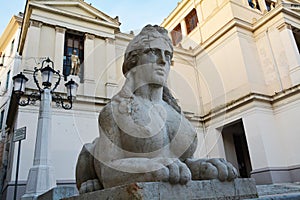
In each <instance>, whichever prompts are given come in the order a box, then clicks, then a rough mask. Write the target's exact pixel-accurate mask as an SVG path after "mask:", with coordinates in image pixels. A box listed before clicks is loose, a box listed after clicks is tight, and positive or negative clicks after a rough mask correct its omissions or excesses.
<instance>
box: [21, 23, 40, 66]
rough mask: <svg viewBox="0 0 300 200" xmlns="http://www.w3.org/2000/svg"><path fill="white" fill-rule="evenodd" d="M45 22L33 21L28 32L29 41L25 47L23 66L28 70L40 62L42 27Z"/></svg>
mask: <svg viewBox="0 0 300 200" xmlns="http://www.w3.org/2000/svg"><path fill="white" fill-rule="evenodd" d="M42 25H43V23H41V22H38V21H31V22H30V27H29V29H28V33H27V40H28V41H27V43H26V46H25V47H24V53H23V66H24V69H25V70H26V69H27V70H33V68H34V67H36V65H37V62H39V47H40V35H41V27H42Z"/></svg>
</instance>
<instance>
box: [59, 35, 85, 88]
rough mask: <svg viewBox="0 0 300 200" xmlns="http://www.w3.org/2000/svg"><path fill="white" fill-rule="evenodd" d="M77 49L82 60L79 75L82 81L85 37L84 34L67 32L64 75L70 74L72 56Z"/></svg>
mask: <svg viewBox="0 0 300 200" xmlns="http://www.w3.org/2000/svg"><path fill="white" fill-rule="evenodd" d="M74 50H76V54H77V56H78V57H79V61H80V72H79V77H80V80H81V82H82V80H83V65H82V63H83V60H84V57H83V55H84V54H83V53H84V52H83V50H84V37H83V34H75V33H66V35H65V50H64V62H63V63H64V66H63V75H64V76H65V77H67V76H69V75H70V73H71V64H72V63H71V56H72V53H73V52H74Z"/></svg>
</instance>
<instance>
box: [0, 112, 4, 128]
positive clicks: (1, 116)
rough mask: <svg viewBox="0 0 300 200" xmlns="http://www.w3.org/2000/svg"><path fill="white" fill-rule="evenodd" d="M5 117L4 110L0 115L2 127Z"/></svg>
mask: <svg viewBox="0 0 300 200" xmlns="http://www.w3.org/2000/svg"><path fill="white" fill-rule="evenodd" d="M3 119H4V110H2V111H1V115H0V129H2V127H3Z"/></svg>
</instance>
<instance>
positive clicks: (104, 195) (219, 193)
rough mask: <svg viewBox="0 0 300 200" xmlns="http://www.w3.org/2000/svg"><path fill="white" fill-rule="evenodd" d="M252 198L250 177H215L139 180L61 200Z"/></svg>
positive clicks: (254, 190)
mask: <svg viewBox="0 0 300 200" xmlns="http://www.w3.org/2000/svg"><path fill="white" fill-rule="evenodd" d="M256 197H258V196H257V191H256V187H255V182H254V180H253V179H235V180H234V181H232V182H220V181H218V180H210V181H190V182H188V183H187V184H186V185H178V184H177V185H172V184H169V183H163V182H148V183H147V182H144V183H141V182H140V183H132V184H128V185H123V186H118V187H113V188H109V189H104V190H100V191H96V192H91V193H87V194H82V195H80V196H77V197H71V198H66V199H64V200H95V199H106V200H110V199H111V200H112V199H113V200H121V199H122V200H127V199H128V200H159V199H164V200H168V199H172V200H176V199H178V200H182V199H187V200H188V199H205V200H212V199H219V200H224V199H226V200H230V199H249V198H256Z"/></svg>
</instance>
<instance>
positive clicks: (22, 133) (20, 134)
mask: <svg viewBox="0 0 300 200" xmlns="http://www.w3.org/2000/svg"><path fill="white" fill-rule="evenodd" d="M25 138H26V126H24V127H22V128H19V129H17V130H15V132H14V138H13V142H17V141H20V140H24V139H25Z"/></svg>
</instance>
